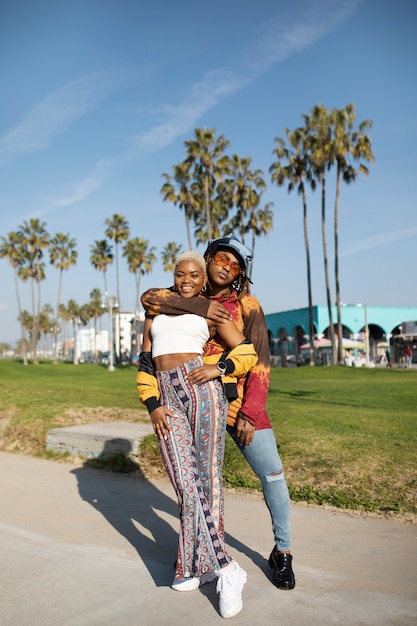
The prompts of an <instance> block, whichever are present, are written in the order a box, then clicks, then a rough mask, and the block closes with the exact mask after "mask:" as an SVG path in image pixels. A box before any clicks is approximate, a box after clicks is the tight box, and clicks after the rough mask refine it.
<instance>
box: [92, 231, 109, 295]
mask: <svg viewBox="0 0 417 626" xmlns="http://www.w3.org/2000/svg"><path fill="white" fill-rule="evenodd" d="M90 249H91V255H90V261H91V264H92V265H93V266H94V267H95V268H96V270H99V271H100V272H103V279H104V293H105V295H106V298H108V295H109V292H108V290H107V266H108V265H110V264H111V263H113V253H112V251H111V250H112V246H111V245H110V244H109V242H108V241H107V240H106V239H100V240H96V241H95V242H94V244H93V245H91V246H90Z"/></svg>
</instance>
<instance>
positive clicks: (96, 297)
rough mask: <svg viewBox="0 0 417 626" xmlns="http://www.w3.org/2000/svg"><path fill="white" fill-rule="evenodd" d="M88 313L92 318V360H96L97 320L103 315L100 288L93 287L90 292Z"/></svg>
mask: <svg viewBox="0 0 417 626" xmlns="http://www.w3.org/2000/svg"><path fill="white" fill-rule="evenodd" d="M88 306H89V314H90V318H91V319H93V320H94V362H96V361H97V341H96V339H97V320H98V319H99V318H100V317H101V316H102V315H103V313H104V309H103V298H102V295H101V291H100V289H97V287H95V288H94V289H93V290H92V291H91V292H90V302H89V303H88Z"/></svg>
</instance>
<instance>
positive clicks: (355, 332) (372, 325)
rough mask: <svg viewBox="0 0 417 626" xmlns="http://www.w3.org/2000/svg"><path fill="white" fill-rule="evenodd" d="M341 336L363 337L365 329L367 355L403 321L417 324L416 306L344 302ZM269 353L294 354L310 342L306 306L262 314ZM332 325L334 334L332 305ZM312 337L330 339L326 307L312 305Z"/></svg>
mask: <svg viewBox="0 0 417 626" xmlns="http://www.w3.org/2000/svg"><path fill="white" fill-rule="evenodd" d="M341 312H342V326H343V337H346V338H348V339H358V340H362V339H363V338H364V336H365V333H366V329H368V333H369V335H368V338H369V346H370V356H371V357H372V358H373V357H375V356H376V355H377V353H378V348H380V350H381V349H382V348H383V347H384V348H385V347H386V346H387V345H390V344H392V338H393V337H395V336H401V335H402V334H403V330H404V323H405V322H411V321H414V322H416V323H417V306H416V307H401V306H398V307H397V306H372V305H363V304H344V305H343V306H342V309H341ZM265 318H266V325H267V328H268V333H269V338H270V347H271V354H272V355H280V354H283V353H285V354H287V355H295V356H296V355H297V354H299V351H300V346H301V345H303V344H305V343H307V342H309V340H310V336H309V316H308V308H303V309H293V310H290V311H281V312H279V313H270V314H267V315H265ZM332 318H333V324H334V325H335V332H336V333H337V309H336V306H333V307H332ZM313 324H314V332H315V337H314V338H315V339H321V338H323V337H327V338H329V336H330V335H329V312H328V309H327V306H324V305H317V306H314V307H313Z"/></svg>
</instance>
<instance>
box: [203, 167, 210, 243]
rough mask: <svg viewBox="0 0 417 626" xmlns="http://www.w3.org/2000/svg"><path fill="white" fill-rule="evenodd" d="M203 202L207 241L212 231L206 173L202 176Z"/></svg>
mask: <svg viewBox="0 0 417 626" xmlns="http://www.w3.org/2000/svg"><path fill="white" fill-rule="evenodd" d="M204 196H205V197H204V200H205V206H206V221H207V237H208V239H211V238H212V230H211V216H210V199H209V177H208V173H207V172H206V173H205V175H204Z"/></svg>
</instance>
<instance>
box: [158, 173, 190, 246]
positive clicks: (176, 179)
mask: <svg viewBox="0 0 417 626" xmlns="http://www.w3.org/2000/svg"><path fill="white" fill-rule="evenodd" d="M190 165H191V163H190V162H189V161H188V162H187V161H184V162H183V163H178V164H177V165H174V166H173V168H172V169H173V170H174V176H173V178H172V177H171V176H169V174H162V176H163V177H164V178H165V183H164V184H163V185H162V187H161V194H163V196H164V202H166V201H169V202H173V203H174V205H177V204H178V205H179V207H180V209H184V216H185V227H186V230H187V239H188V246H189V249H190V250H192V249H193V245H192V240H191V230H190V220H191V218H192V217H193V214H194V211H195V207H196V206H197V200H196V198H195V197H194V196H193V194H192V190H191V183H192V180H193V177H192V175H191V173H190Z"/></svg>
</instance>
